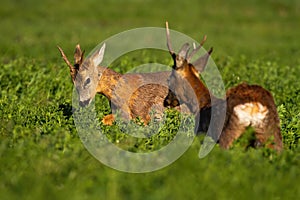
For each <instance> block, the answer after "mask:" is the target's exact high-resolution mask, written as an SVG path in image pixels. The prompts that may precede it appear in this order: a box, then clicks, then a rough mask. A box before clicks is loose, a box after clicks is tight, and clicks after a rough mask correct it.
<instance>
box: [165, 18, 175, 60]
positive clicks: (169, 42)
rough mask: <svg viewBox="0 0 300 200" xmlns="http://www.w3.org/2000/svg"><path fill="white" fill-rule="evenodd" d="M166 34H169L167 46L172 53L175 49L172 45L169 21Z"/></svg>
mask: <svg viewBox="0 0 300 200" xmlns="http://www.w3.org/2000/svg"><path fill="white" fill-rule="evenodd" d="M166 34H167V46H168V49H169V52H170V54H173V53H174V51H173V50H172V45H171V39H170V31H169V23H168V22H166Z"/></svg>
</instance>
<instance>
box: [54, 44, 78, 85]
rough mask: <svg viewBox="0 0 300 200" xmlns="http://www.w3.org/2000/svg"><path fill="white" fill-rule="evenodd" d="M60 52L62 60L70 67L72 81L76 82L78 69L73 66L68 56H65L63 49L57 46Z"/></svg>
mask: <svg viewBox="0 0 300 200" xmlns="http://www.w3.org/2000/svg"><path fill="white" fill-rule="evenodd" d="M57 48H58V50H59V51H60V53H61V56H62V58H63V59H64V61H65V63H66V64H67V65H68V66H69V69H70V74H71V77H72V80H73V81H74V80H75V76H76V68H75V67H74V66H73V65H71V63H70V61H69V60H68V58H67V56H66V55H65V53H64V51H63V50H62V48H60V46H57Z"/></svg>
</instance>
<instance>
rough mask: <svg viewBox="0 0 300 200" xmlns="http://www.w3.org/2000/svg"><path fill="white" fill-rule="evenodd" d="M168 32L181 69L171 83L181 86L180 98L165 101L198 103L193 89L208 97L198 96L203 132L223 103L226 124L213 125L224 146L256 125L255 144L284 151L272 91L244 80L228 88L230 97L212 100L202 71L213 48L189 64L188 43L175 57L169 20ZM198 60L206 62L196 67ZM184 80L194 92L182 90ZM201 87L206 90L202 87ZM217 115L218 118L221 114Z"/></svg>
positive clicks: (176, 64)
mask: <svg viewBox="0 0 300 200" xmlns="http://www.w3.org/2000/svg"><path fill="white" fill-rule="evenodd" d="M166 32H167V46H168V49H169V52H170V54H171V55H172V57H173V60H174V63H175V64H174V66H173V69H175V71H176V72H177V73H172V74H171V76H170V78H169V82H170V83H169V84H170V85H173V86H175V87H178V89H177V94H176V97H175V96H174V94H170V93H169V95H168V96H167V98H166V100H165V101H168V102H178V100H177V98H179V99H180V101H181V102H184V103H187V104H192V105H194V103H191V102H189V98H188V95H189V93H190V92H196V93H197V96H204V97H205V98H204V99H203V100H202V101H201V99H199V98H198V103H199V109H200V122H199V130H200V131H207V129H208V127H209V124H210V123H211V119H213V118H211V117H212V116H211V114H212V112H211V110H212V107H215V108H217V109H218V108H221V109H222V108H224V106H222V104H224V103H225V104H226V106H227V111H226V116H225V123H224V125H223V123H218V121H213V122H212V123H213V125H212V126H215V127H216V128H215V131H216V132H218V130H220V132H221V135H220V137H219V135H218V133H216V135H212V137H213V139H214V140H218V138H219V140H218V142H219V144H220V146H221V148H224V149H229V148H230V147H231V146H232V144H233V142H234V141H235V140H236V139H238V138H239V137H240V136H241V135H242V134H243V133H244V132H245V130H246V128H247V127H252V128H253V129H254V132H255V137H256V140H255V142H254V144H253V145H254V146H256V147H259V146H267V147H269V148H273V149H275V150H277V151H281V150H282V148H283V144H282V136H281V132H280V121H279V116H278V113H277V110H276V105H275V102H274V99H273V96H272V95H271V93H270V92H269V91H267V90H266V89H264V88H262V87H261V86H258V85H248V84H246V83H242V84H239V85H237V86H236V87H233V88H230V89H229V90H227V92H226V100H223V99H217V98H215V97H213V96H212V97H211V100H209V99H208V98H209V92H208V90H207V89H204V88H203V87H204V84H203V83H202V82H201V80H200V79H199V75H198V73H199V72H202V71H203V70H204V67H205V66H206V62H207V59H206V58H207V57H208V56H209V54H210V53H211V50H210V51H209V52H208V53H207V54H206V55H204V56H203V57H202V58H200V59H198V60H196V61H195V63H194V65H192V64H190V63H189V59H190V57H188V56H187V55H188V50H189V49H188V45H185V46H186V47H184V49H185V51H184V53H182V54H179V55H176V56H174V53H173V50H172V48H171V42H170V33H169V29H168V23H166ZM200 46H201V45H200ZM197 50H198V48H196V49H194V50H193V51H192V53H191V54H194V53H195V51H197ZM198 63H202V64H201V65H200V67H195V66H197V64H198ZM203 63H204V64H203ZM182 79H187V80H188V82H189V83H190V84H191V87H192V88H193V90H194V91H186V90H181V89H180V87H182ZM196 79H198V81H196ZM199 88H202V89H201V90H199ZM198 93H204V94H198ZM170 104H172V103H170ZM220 113H222V112H220ZM214 117H216V118H218V116H214ZM218 127H220V128H218Z"/></svg>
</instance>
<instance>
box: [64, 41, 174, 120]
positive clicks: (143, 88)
mask: <svg viewBox="0 0 300 200" xmlns="http://www.w3.org/2000/svg"><path fill="white" fill-rule="evenodd" d="M59 50H60V52H61V54H62V57H63V58H64V60H65V62H66V63H67V65H68V66H69V68H70V74H71V77H72V80H73V82H74V84H75V86H76V87H78V90H77V91H79V92H78V93H79V96H80V93H81V91H82V94H83V93H85V92H86V91H85V90H84V89H82V88H83V87H84V84H86V83H85V81H86V78H87V77H90V79H91V80H90V82H92V83H93V84H94V85H95V92H93V91H92V92H90V93H89V94H91V95H85V96H84V95H83V96H84V97H82V98H83V99H84V100H83V101H82V104H83V105H84V104H89V103H90V100H91V99H93V98H94V95H95V94H96V93H99V94H103V95H105V96H106V97H107V98H108V99H109V100H110V103H111V106H112V107H113V108H116V109H119V110H121V116H122V117H123V118H124V119H127V120H129V119H135V118H136V117H141V118H142V121H143V122H144V123H145V124H147V123H148V122H149V120H150V118H151V117H150V114H149V113H150V111H151V110H152V109H154V110H155V112H156V114H157V115H158V118H159V117H160V115H162V112H163V110H164V105H163V102H164V99H165V97H166V96H167V94H168V87H167V78H168V77H169V76H170V72H157V73H141V74H125V75H122V74H120V73H117V72H115V71H114V70H112V69H109V68H106V67H101V66H94V65H95V64H94V62H93V59H94V58H93V57H95V59H97V54H96V53H95V55H93V56H91V58H89V59H85V60H84V58H83V54H84V53H83V52H82V51H81V49H80V46H79V45H77V46H76V49H75V53H74V60H75V64H74V65H73V66H72V65H71V64H70V62H69V61H68V59H67V58H66V56H65V55H64V52H63V51H62V49H61V48H60V47H59ZM95 67H96V70H95V69H94V68H95ZM93 69H94V71H93ZM97 73H98V74H97ZM87 102H88V103H87ZM114 120H115V117H114V115H112V114H110V115H107V116H105V117H104V118H103V120H102V122H103V123H104V124H107V125H112V123H113V121H114Z"/></svg>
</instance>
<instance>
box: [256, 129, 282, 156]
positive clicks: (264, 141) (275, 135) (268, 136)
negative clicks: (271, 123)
mask: <svg viewBox="0 0 300 200" xmlns="http://www.w3.org/2000/svg"><path fill="white" fill-rule="evenodd" d="M255 137H256V142H255V146H257V147H260V146H266V147H268V148H271V149H275V150H276V151H281V150H282V148H283V144H282V136H281V134H280V128H278V127H268V128H267V129H266V130H265V129H263V128H255Z"/></svg>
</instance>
